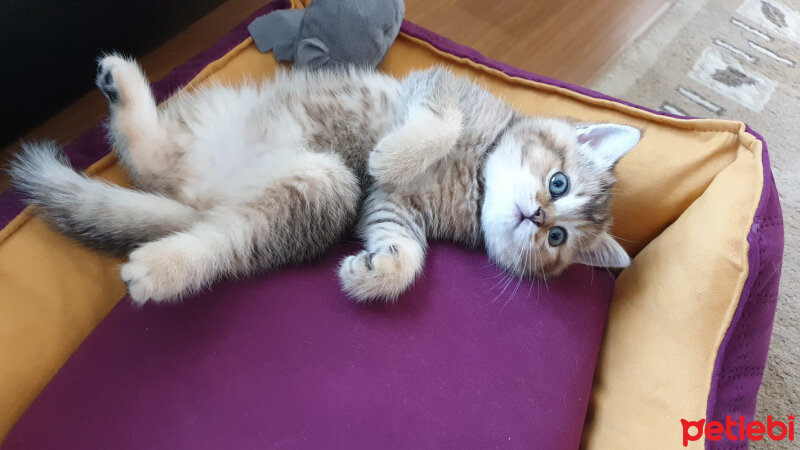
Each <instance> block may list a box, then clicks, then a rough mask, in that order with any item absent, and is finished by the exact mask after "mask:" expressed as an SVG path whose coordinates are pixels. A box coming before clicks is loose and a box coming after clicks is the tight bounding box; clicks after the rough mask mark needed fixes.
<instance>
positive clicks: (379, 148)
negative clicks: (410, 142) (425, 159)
mask: <svg viewBox="0 0 800 450" xmlns="http://www.w3.org/2000/svg"><path fill="white" fill-rule="evenodd" d="M406 143H407V139H405V136H403V133H402V132H400V131H397V130H396V131H394V132H392V133H390V134H388V135H386V136H384V138H383V139H381V140H380V141H379V142H378V144H377V145H376V146H375V149H374V150H372V152H370V154H369V160H368V161H367V172H368V173H369V174H370V175H372V177H373V178H375V180H376V181H377V182H378V183H381V184H396V185H399V184H406V183H408V182H410V181H413V180H414V178H416V177H417V175H419V173H420V169H419V167H418V166H419V164H420V161H414V160H412V159H413V158H410V157H411V156H413V154H411V153H409V151H408V148H407V147H408V146H407V145H406Z"/></svg>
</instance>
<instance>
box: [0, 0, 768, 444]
mask: <svg viewBox="0 0 800 450" xmlns="http://www.w3.org/2000/svg"><path fill="white" fill-rule="evenodd" d="M301 6H302V2H300V1H296V0H295V1H294V2H288V1H278V2H275V3H272V4H270V5H267V6H266V7H264V8H263V9H262V10H261V11H259V12H257V13H256V15H254V16H253V17H256V16H258V15H261V14H264V13H266V12H268V11H271V10H274V9H276V8H285V7H301ZM248 22H249V21H248ZM434 64H444V65H446V66H448V67H449V68H451V69H452V70H454V71H455V72H457V73H459V74H462V75H466V76H468V77H471V78H473V79H475V80H476V81H477V82H478V83H481V84H483V85H485V86H486V87H487V88H488V89H489V90H491V91H492V92H494V93H496V94H497V95H500V96H502V97H504V98H506V99H508V100H509V101H510V102H512V103H513V104H514V105H515V106H516V107H517V108H519V109H521V110H523V111H524V112H527V113H532V114H542V115H555V116H569V117H574V118H578V119H581V120H585V121H598V122H600V121H605V122H618V123H624V124H630V125H633V126H637V127H640V128H641V129H643V130H645V133H644V138H643V140H642V142H641V143H640V144H639V146H638V147H637V148H636V149H634V150H633V151H632V152H631V153H630V154H628V155H627V156H626V157H625V158H623V160H622V161H621V162H620V163H619V165H618V174H619V183H618V186H617V189H616V192H615V200H614V217H615V227H614V230H613V232H614V234H615V236H617V237H618V238H619V239H620V242H621V243H622V244H623V245H624V246H625V248H626V249H627V250H628V252H629V253H630V254H631V255H632V256H633V257H634V258H633V264H632V266H631V267H630V268H628V269H626V270H624V271H623V272H622V273H621V274H620V275H619V277H617V278H616V279H614V278H613V277H612V275H611V274H609V273H608V272H606V271H599V270H595V269H590V268H588V267H584V266H577V265H576V266H573V267H572V268H570V269H569V270H568V271H567V272H566V274H565V275H564V276H562V277H560V278H559V279H556V280H552V281H550V282H548V283H547V284H546V285H545V284H543V283H541V284H540V283H533V284H531V283H528V282H522V283H519V284H517V281H516V280H512V281H511V283H507V282H506V280H505V279H504V278H503V275H502V274H501V273H500V272H499V271H498V270H497V269H496V268H494V267H493V266H491V265H490V264H489V263H488V260H487V258H486V256H485V255H484V254H483V253H481V252H475V251H467V250H463V249H460V248H458V247H455V246H451V245H448V244H445V243H435V244H434V245H432V248H431V251H430V257H429V260H428V263H427V266H426V268H425V273H424V275H423V277H422V278H421V280H420V281H419V282H418V283H417V284H416V285H415V286H414V288H413V289H412V290H411V291H410V292H409V293H407V294H405V295H404V296H402V297H401V298H400V300H399V302H398V304H397V305H371V306H369V305H368V306H358V305H354V304H352V303H351V302H349V301H347V300H346V299H345V298H344V296H343V295H342V294H341V293H340V291H339V289H338V286H337V284H336V278H335V270H334V268H335V266H336V263H337V261H338V260H339V259H340V258H341V257H342V256H343V255H346V254H349V253H350V252H352V251H353V250H354V249H355V248H356V245H355V244H353V243H348V242H344V243H342V244H341V245H340V246H338V247H336V248H334V249H332V250H331V251H330V252H328V254H327V255H326V256H325V257H323V258H321V259H320V260H319V261H316V262H314V263H312V264H309V265H305V266H302V267H290V268H286V269H282V270H279V271H276V272H273V273H269V274H264V275H262V276H259V277H256V278H254V279H250V280H241V281H235V282H234V281H232V282H227V283H222V284H219V285H218V286H216V287H215V288H214V290H213V291H211V292H208V293H204V294H202V295H199V296H198V297H196V298H192V299H187V300H186V301H185V302H183V303H181V304H179V305H146V306H145V307H144V308H141V309H136V308H134V307H132V306H131V305H130V303H129V302H126V301H123V302H119V300H120V299H121V298H122V297H123V295H124V293H125V289H124V285H123V284H122V282H121V281H120V279H119V276H118V265H119V263H120V261H119V260H117V259H114V258H111V257H109V256H106V255H103V254H99V253H95V252H91V251H88V250H86V249H84V248H82V247H80V246H79V245H78V244H76V243H74V242H72V241H70V240H69V239H67V238H65V237H62V236H60V235H58V234H55V233H54V232H52V231H51V230H50V229H49V228H48V227H47V226H46V225H45V224H44V223H43V222H42V221H41V220H40V219H38V218H36V217H35V216H34V215H33V214H32V213H31V211H30V210H28V209H24V208H23V205H22V203H21V202H20V201H19V199H18V198H16V196H15V194H14V193H13V192H5V193H3V194H2V196H0V200H1V203H0V226H2V230H0V280H1V281H0V437H3V436H4V437H5V441H4V448H8V449H14V448H222V447H231V448H263V447H266V446H270V447H281V448H319V447H324V448H331V447H347V448H362V447H370V448H374V447H382V448H383V447H388V448H391V447H394V448H418V447H453V448H460V447H498V446H501V445H502V446H508V447H511V448H530V447H531V446H532V445H536V446H537V447H539V448H575V447H577V446H578V445H581V444H582V445H584V446H585V447H586V448H598V449H607V448H662V447H663V448H675V447H678V446H680V445H681V444H682V427H681V419H686V420H699V419H702V418H708V420H721V421H723V422H724V420H725V416H735V417H738V416H740V415H743V416H744V417H745V418H746V420H750V419H752V416H753V413H754V410H755V400H756V394H757V390H758V387H759V385H760V382H761V376H762V372H763V368H764V363H765V359H766V354H767V348H768V344H769V337H770V333H771V328H772V319H773V315H774V312H775V303H776V299H777V295H776V294H777V290H778V281H779V277H780V268H781V259H782V251H783V228H782V218H781V211H780V205H779V202H778V195H777V192H776V190H775V184H774V181H773V178H772V174H771V172H770V168H769V158H768V155H767V148H766V144H765V143H764V141H763V139H762V138H761V137H760V136H759V135H758V134H756V133H755V132H754V131H753V130H750V129H749V128H748V127H746V126H745V125H744V124H742V123H738V122H729V121H722V120H699V119H692V120H689V119H683V118H676V117H671V116H669V115H666V114H663V113H658V112H654V111H649V110H646V109H643V108H640V107H637V106H635V105H631V104H628V103H625V102H622V101H620V100H616V99H613V98H609V97H606V96H604V95H602V94H600V93H597V92H592V91H588V90H586V89H583V88H579V87H576V86H571V85H568V84H566V83H563V82H559V81H556V80H552V79H547V78H544V77H541V76H538V75H535V74H532V73H528V72H525V71H522V70H519V69H516V68H513V67H509V66H507V65H504V64H502V63H498V62H496V61H492V60H490V59H488V58H486V57H484V56H482V55H480V54H478V53H477V52H475V51H473V50H471V49H468V48H465V47H463V46H460V45H458V44H455V43H453V42H450V41H448V40H446V39H444V38H442V37H440V36H437V35H435V34H433V33H431V32H429V31H426V30H423V29H421V28H419V27H417V26H415V25H413V24H411V23H409V22H405V23H404V24H403V28H402V32H401V34H400V36H399V37H398V40H397V42H396V43H395V44H394V46H393V47H392V49H391V50H390V52H389V55H388V56H387V58H386V60H385V61H384V63H383V64H382V66H381V70H384V71H386V72H389V73H393V74H396V75H399V76H402V75H404V74H406V73H407V72H408V71H410V70H412V69H417V68H424V67H428V66H431V65H434ZM276 67H277V64H276V63H275V62H274V60H273V59H272V56H271V54H261V53H259V52H258V51H257V49H256V48H255V46H254V45H253V43H252V41H251V40H250V38H248V37H247V31H246V23H245V24H242V25H241V26H240V27H238V28H237V29H236V30H234V31H232V32H231V33H230V34H229V35H228V36H227V37H225V38H224V39H223V40H222V41H220V42H219V43H217V44H216V45H215V46H213V47H212V48H210V49H208V50H207V51H206V52H204V53H203V54H201V55H199V56H197V57H196V58H194V59H193V60H191V61H190V62H188V63H186V64H184V65H183V66H181V67H179V68H178V69H176V70H175V71H174V72H173V73H172V74H170V75H169V76H167V77H166V78H165V79H164V80H161V81H160V82H157V83H155V84H154V86H153V89H154V92H155V94H156V96H157V98H158V99H159V101H163V100H165V99H167V98H168V95H169V94H170V93H173V92H175V90H177V89H178V88H181V87H183V86H192V85H198V84H202V83H206V82H209V81H214V80H216V81H226V82H234V83H235V82H239V81H241V80H242V79H244V78H245V77H251V78H261V77H269V76H271V74H272V73H273V71H274V70H275V68H276ZM108 152H109V147H108V144H107V143H106V141H105V139H104V136H103V131H102V128H101V127H99V126H98V127H96V128H95V129H93V130H91V131H89V132H88V133H86V134H85V135H84V136H82V137H81V138H79V139H78V140H77V141H75V142H74V143H73V144H71V145H70V146H69V147H68V149H67V153H68V155H69V157H70V159H71V161H72V163H73V164H74V165H75V166H77V167H81V168H88V170H89V171H90V172H91V173H92V174H94V175H97V176H100V177H103V178H106V179H109V180H112V181H114V182H118V183H126V178H125V174H124V173H123V171H122V169H121V168H120V167H119V165H118V164H117V163H116V160H115V158H114V156H112V155H108ZM504 288H505V290H504ZM612 291H613V297H612ZM609 305H610V306H609ZM87 336H88V337H87ZM689 445H690V447H693V448H700V447H701V446H703V445H706V446H708V447H711V448H717V447H718V446H719V447H720V448H721V447H723V446H724V447H726V448H727V447H731V446H746V443H743V442H731V441H726V440H722V441H704V440H698V441H693V442H690V443H689Z"/></svg>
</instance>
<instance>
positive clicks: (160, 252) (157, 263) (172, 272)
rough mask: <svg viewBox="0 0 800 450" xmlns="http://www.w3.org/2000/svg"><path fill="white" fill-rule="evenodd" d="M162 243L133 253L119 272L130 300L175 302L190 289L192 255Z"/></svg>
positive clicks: (184, 250)
mask: <svg viewBox="0 0 800 450" xmlns="http://www.w3.org/2000/svg"><path fill="white" fill-rule="evenodd" d="M187 250H188V249H181V248H178V247H176V246H172V245H169V243H165V242H159V241H157V242H151V243H148V244H145V245H143V246H141V247H140V248H139V249H137V250H134V251H133V252H132V253H131V254H130V257H129V260H128V262H127V263H125V264H124V265H123V266H122V268H121V270H120V276H121V277H122V281H124V282H125V285H126V286H127V287H128V294H129V295H130V297H131V300H133V302H134V303H135V304H137V305H143V304H144V303H145V302H147V301H148V300H149V301H154V302H162V301H165V300H175V299H178V298H180V297H181V296H183V295H185V294H186V293H188V292H189V291H191V290H192V287H193V279H192V277H191V276H190V274H191V270H190V264H191V260H192V255H191V254H190V251H187Z"/></svg>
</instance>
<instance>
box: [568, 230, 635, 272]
mask: <svg viewBox="0 0 800 450" xmlns="http://www.w3.org/2000/svg"><path fill="white" fill-rule="evenodd" d="M574 262H576V263H578V264H586V265H587V266H593V267H611V268H624V267H628V266H630V265H631V258H630V256H628V253H626V252H625V249H624V248H622V246H621V245H619V243H617V241H616V240H614V238H613V237H611V235H609V234H608V233H603V235H602V236H601V237H600V239H599V240H598V243H597V245H596V246H595V247H594V248H592V249H590V250H581V251H578V253H576V254H575V259H574Z"/></svg>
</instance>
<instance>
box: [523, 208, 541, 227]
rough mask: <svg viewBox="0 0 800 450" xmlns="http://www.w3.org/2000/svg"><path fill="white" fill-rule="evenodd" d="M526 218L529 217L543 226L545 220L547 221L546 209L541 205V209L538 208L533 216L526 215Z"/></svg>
mask: <svg viewBox="0 0 800 450" xmlns="http://www.w3.org/2000/svg"><path fill="white" fill-rule="evenodd" d="M526 219H528V220H530V221H531V222H533V223H535V224H536V225H537V226H542V225H544V221H545V214H544V210H543V209H542V208H541V207H539V209H537V210H536V212H535V213H533V215H532V216H530V217H526Z"/></svg>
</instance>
